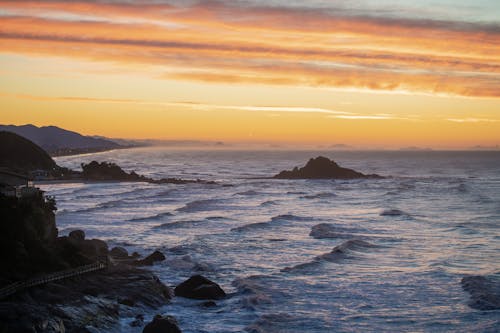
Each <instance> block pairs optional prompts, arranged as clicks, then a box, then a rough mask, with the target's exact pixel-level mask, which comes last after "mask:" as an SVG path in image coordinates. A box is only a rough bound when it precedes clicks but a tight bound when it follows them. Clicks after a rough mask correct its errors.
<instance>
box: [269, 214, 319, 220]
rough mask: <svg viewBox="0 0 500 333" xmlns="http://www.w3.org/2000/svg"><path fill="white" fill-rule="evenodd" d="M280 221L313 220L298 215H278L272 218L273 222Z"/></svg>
mask: <svg viewBox="0 0 500 333" xmlns="http://www.w3.org/2000/svg"><path fill="white" fill-rule="evenodd" d="M279 220H286V221H309V220H312V218H311V217H304V216H298V215H293V214H282V215H277V216H273V217H271V221H279Z"/></svg>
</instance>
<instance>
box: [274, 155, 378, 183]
mask: <svg viewBox="0 0 500 333" xmlns="http://www.w3.org/2000/svg"><path fill="white" fill-rule="evenodd" d="M273 178H277V179H359V178H383V177H381V176H379V175H375V174H373V175H365V174H362V173H361V172H357V171H354V170H352V169H348V168H342V167H340V166H339V165H338V164H337V163H335V162H334V161H332V160H330V159H328V158H326V157H323V156H319V157H316V158H311V159H310V160H309V161H308V162H307V164H306V165H305V166H304V167H302V168H298V167H295V168H294V169H293V170H285V171H281V172H280V173H279V174H277V175H275V176H274V177H273Z"/></svg>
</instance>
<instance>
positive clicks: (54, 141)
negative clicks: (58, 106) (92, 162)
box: [0, 125, 123, 156]
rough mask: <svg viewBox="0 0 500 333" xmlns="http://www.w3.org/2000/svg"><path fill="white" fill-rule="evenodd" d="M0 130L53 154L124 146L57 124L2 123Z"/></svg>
mask: <svg viewBox="0 0 500 333" xmlns="http://www.w3.org/2000/svg"><path fill="white" fill-rule="evenodd" d="M0 131H7V132H13V133H16V134H18V135H21V136H23V137H25V138H27V139H29V140H31V141H33V142H34V143H35V144H37V145H39V146H40V147H42V148H43V149H44V150H45V151H46V152H48V153H49V154H51V155H53V156H54V155H68V154H75V153H86V152H95V151H102V150H109V149H116V148H123V147H122V146H121V145H119V144H118V143H116V142H113V141H111V140H107V139H103V138H95V137H90V136H84V135H81V134H79V133H76V132H73V131H68V130H65V129H62V128H59V127H56V126H44V127H37V126H34V125H22V126H15V125H0Z"/></svg>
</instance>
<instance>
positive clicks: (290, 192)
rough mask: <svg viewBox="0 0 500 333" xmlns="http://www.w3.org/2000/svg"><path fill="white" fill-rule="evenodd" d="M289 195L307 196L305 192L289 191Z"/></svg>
mask: <svg viewBox="0 0 500 333" xmlns="http://www.w3.org/2000/svg"><path fill="white" fill-rule="evenodd" d="M286 194H287V195H292V194H295V195H301V194H307V193H306V192H303V191H288V192H286Z"/></svg>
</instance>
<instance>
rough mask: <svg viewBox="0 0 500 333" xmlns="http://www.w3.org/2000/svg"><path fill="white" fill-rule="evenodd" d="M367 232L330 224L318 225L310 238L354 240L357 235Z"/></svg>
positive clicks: (312, 229)
mask: <svg viewBox="0 0 500 333" xmlns="http://www.w3.org/2000/svg"><path fill="white" fill-rule="evenodd" d="M360 231H366V230H361V229H356V228H346V227H338V226H335V225H333V224H330V223H320V224H316V225H315V226H313V227H312V228H311V232H310V233H309V236H311V237H313V238H316V239H324V238H353V237H354V236H355V233H359V232H360Z"/></svg>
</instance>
